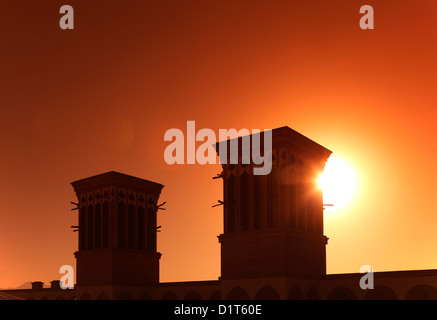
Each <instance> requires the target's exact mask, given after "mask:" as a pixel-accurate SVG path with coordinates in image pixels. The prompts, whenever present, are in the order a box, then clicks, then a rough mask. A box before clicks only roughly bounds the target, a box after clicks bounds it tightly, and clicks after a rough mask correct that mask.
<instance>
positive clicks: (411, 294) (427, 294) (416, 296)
mask: <svg viewBox="0 0 437 320" xmlns="http://www.w3.org/2000/svg"><path fill="white" fill-rule="evenodd" d="M405 299H406V300H437V289H436V288H434V287H431V286H429V285H417V286H414V287H412V288H411V289H410V290H408V292H407V295H406V296H405Z"/></svg>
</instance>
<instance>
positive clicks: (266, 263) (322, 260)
mask: <svg viewBox="0 0 437 320" xmlns="http://www.w3.org/2000/svg"><path fill="white" fill-rule="evenodd" d="M253 136H254V135H251V140H252V138H253ZM263 136H264V133H261V139H260V141H261V148H260V150H261V151H262V150H263V141H264V139H263ZM238 140H239V141H238V151H239V152H238V163H237V164H231V163H230V161H227V163H226V164H222V168H223V171H222V178H223V194H224V232H223V234H221V235H220V236H219V242H220V243H221V278H222V279H236V278H239V279H241V278H258V277H264V278H265V277H293V276H310V277H314V276H322V275H325V274H326V250H325V247H326V244H327V240H328V239H327V238H326V237H325V236H324V235H323V195H322V191H321V190H320V189H319V188H318V186H317V178H318V177H319V175H320V174H321V173H322V172H323V169H324V166H325V162H326V161H327V159H328V157H329V156H330V154H331V151H329V150H328V149H326V148H324V147H322V146H321V145H319V144H317V143H316V142H314V141H312V140H310V139H308V138H306V137H305V136H303V135H301V134H299V133H298V132H296V131H294V130H292V129H290V128H289V127H282V128H278V129H274V130H272V170H271V172H270V173H269V174H267V175H254V173H253V168H254V166H256V165H255V164H254V163H253V161H251V162H250V163H249V164H244V163H243V161H242V157H241V155H242V151H243V149H244V148H243V145H242V139H241V138H239V139H238ZM228 142H229V141H228ZM245 151H246V152H247V151H248V150H245ZM217 152H218V154H219V156H220V154H221V152H223V149H222V148H220V144H218V151H217ZM227 154H228V155H229V152H228V153H227ZM246 155H247V153H246ZM244 162H246V161H244Z"/></svg>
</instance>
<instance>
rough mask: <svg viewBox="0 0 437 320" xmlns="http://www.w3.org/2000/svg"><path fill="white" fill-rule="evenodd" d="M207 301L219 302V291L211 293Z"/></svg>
mask: <svg viewBox="0 0 437 320" xmlns="http://www.w3.org/2000/svg"><path fill="white" fill-rule="evenodd" d="M209 300H221V293H220V291H219V290H217V291H214V292H213V293H211V295H210V296H209Z"/></svg>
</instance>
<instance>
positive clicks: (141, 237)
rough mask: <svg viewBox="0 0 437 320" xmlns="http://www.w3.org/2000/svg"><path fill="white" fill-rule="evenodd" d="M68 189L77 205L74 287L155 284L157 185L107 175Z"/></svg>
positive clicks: (158, 256) (122, 176)
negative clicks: (75, 198) (77, 242)
mask: <svg viewBox="0 0 437 320" xmlns="http://www.w3.org/2000/svg"><path fill="white" fill-rule="evenodd" d="M72 186H73V188H74V191H75V192H76V195H77V198H78V200H79V202H78V208H79V226H78V227H79V250H78V251H77V252H75V256H76V259H77V286H78V287H79V288H80V287H84V286H96V285H98V286H104V285H150V284H156V283H158V282H159V259H160V257H161V254H160V253H159V252H157V250H156V232H157V226H156V212H157V209H158V207H157V201H158V198H159V195H160V192H161V189H162V188H163V185H161V184H158V183H155V182H151V181H147V180H143V179H140V178H136V177H132V176H128V175H125V174H121V173H118V172H114V171H111V172H107V173H103V174H100V175H96V176H93V177H90V178H86V179H82V180H79V181H75V182H73V183H72Z"/></svg>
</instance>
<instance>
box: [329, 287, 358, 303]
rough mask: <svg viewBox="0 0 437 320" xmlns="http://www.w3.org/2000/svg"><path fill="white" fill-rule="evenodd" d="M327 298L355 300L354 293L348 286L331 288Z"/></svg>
mask: <svg viewBox="0 0 437 320" xmlns="http://www.w3.org/2000/svg"><path fill="white" fill-rule="evenodd" d="M327 299H328V300H357V297H356V296H355V293H353V291H352V290H351V289H349V288H346V287H339V288H336V289H334V290H332V291H331V292H330V293H329V294H328V297H327Z"/></svg>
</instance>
